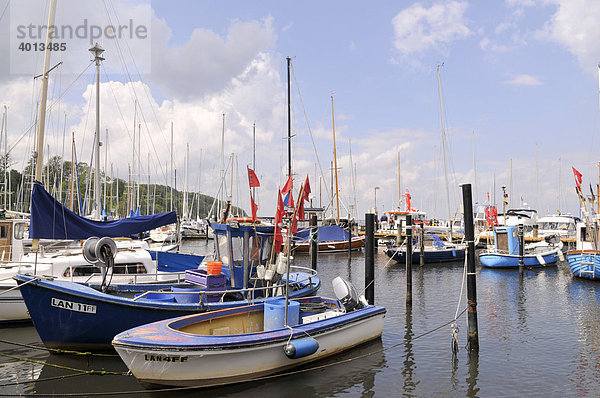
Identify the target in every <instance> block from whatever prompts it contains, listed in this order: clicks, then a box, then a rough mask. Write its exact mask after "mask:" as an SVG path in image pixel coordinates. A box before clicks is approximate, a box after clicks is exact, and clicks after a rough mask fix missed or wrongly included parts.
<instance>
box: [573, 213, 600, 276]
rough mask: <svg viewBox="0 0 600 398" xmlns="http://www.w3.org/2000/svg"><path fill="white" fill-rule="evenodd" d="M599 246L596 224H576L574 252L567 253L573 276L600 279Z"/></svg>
mask: <svg viewBox="0 0 600 398" xmlns="http://www.w3.org/2000/svg"><path fill="white" fill-rule="evenodd" d="M599 246H600V243H599V242H598V225H597V223H596V222H588V223H584V222H580V223H577V237H576V240H575V250H569V251H568V252H567V261H568V262H569V267H571V272H572V273H573V275H574V276H576V277H578V278H585V279H600V250H598V247H599Z"/></svg>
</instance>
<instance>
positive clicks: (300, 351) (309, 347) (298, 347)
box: [283, 337, 319, 359]
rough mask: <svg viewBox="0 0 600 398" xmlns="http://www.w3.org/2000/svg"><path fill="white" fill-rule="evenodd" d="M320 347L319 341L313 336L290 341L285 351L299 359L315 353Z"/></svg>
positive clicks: (289, 356)
mask: <svg viewBox="0 0 600 398" xmlns="http://www.w3.org/2000/svg"><path fill="white" fill-rule="evenodd" d="M318 349H319V342H318V341H317V340H315V339H313V338H312V337H306V338H303V339H298V340H294V341H290V342H289V343H287V344H286V345H285V347H284V348H283V351H284V352H285V355H286V356H287V357H288V358H290V359H298V358H303V357H307V356H309V355H312V354H314V353H315V352H317V350H318Z"/></svg>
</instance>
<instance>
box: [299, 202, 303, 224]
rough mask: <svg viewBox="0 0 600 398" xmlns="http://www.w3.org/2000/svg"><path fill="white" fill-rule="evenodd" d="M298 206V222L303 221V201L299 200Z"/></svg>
mask: <svg viewBox="0 0 600 398" xmlns="http://www.w3.org/2000/svg"><path fill="white" fill-rule="evenodd" d="M298 206H300V207H299V208H298V219H299V220H304V201H303V200H301V201H300V204H299V205H298Z"/></svg>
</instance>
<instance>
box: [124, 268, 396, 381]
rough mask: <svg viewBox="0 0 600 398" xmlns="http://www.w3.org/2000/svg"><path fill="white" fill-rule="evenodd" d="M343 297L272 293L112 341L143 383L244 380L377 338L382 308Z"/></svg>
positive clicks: (154, 325) (139, 329) (134, 331)
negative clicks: (257, 300) (276, 297)
mask: <svg viewBox="0 0 600 398" xmlns="http://www.w3.org/2000/svg"><path fill="white" fill-rule="evenodd" d="M336 279H338V278H336ZM334 283H335V280H334ZM334 290H336V288H335V285H334ZM336 296H338V297H339V295H338V294H337V292H336ZM346 297H347V296H345V297H344V298H341V299H339V300H336V299H328V298H323V297H309V298H302V299H294V300H290V301H289V303H287V304H288V305H287V306H286V300H285V299H279V300H274V301H266V302H264V303H262V304H255V305H251V306H246V307H238V308H231V309H227V310H222V311H216V312H212V313H207V314H197V315H192V316H187V317H180V318H175V319H169V320H163V321H159V322H155V323H151V324H148V325H143V326H140V327H137V328H134V329H131V330H127V331H125V332H123V333H120V334H118V335H117V336H115V338H114V340H113V342H112V344H113V346H114V348H115V349H116V351H117V353H118V354H119V355H120V356H121V358H122V359H123V361H124V362H125V364H126V365H127V367H128V368H129V370H130V371H131V372H132V373H133V375H134V376H135V377H136V378H137V379H138V380H139V381H140V382H141V383H142V385H144V386H145V387H154V386H157V385H158V386H203V387H208V386H213V385H222V384H228V383H238V382H244V381H248V380H252V379H255V378H257V377H261V376H266V375H270V374H274V373H279V372H282V371H285V370H289V369H292V368H295V367H298V366H301V365H305V364H306V363H309V362H313V361H316V360H320V359H322V358H325V357H329V356H332V355H335V354H339V353H341V352H343V351H346V350H349V349H351V348H352V347H356V346H358V345H360V344H362V343H366V342H368V341H371V340H374V339H377V338H380V337H381V334H382V331H383V324H384V318H385V313H386V310H385V308H383V307H378V306H374V305H365V303H364V301H362V300H358V301H357V300H353V299H347V298H346ZM342 303H343V304H342Z"/></svg>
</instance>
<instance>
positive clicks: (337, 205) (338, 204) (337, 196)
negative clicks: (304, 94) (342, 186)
mask: <svg viewBox="0 0 600 398" xmlns="http://www.w3.org/2000/svg"><path fill="white" fill-rule="evenodd" d="M331 125H332V127H333V162H334V174H335V199H336V212H337V218H336V220H337V223H338V224H339V223H340V196H339V189H338V172H337V149H336V146H335V118H334V117H333V95H332V96H331Z"/></svg>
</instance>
